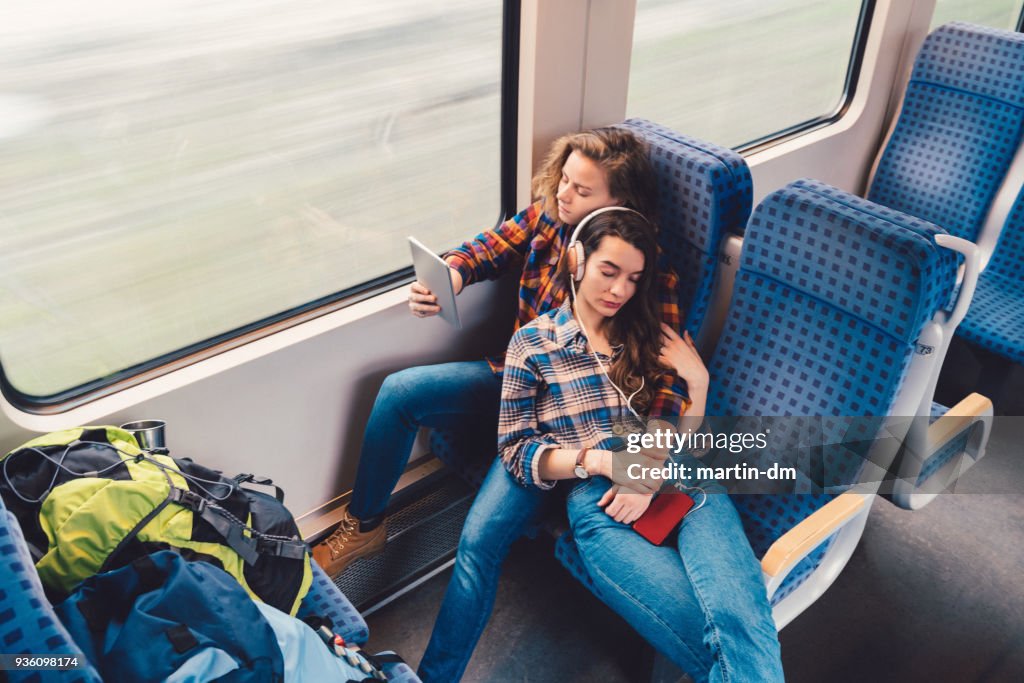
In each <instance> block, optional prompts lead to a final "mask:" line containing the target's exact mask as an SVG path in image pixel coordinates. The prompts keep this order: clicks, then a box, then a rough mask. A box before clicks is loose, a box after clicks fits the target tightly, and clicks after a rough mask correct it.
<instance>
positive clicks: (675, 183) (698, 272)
mask: <svg viewBox="0 0 1024 683" xmlns="http://www.w3.org/2000/svg"><path fill="white" fill-rule="evenodd" d="M618 125H619V127H621V128H624V129H626V130H629V131H630V132H631V133H633V134H634V135H636V136H637V137H639V138H640V139H641V140H643V141H644V142H646V143H647V145H648V148H649V149H650V159H651V163H652V165H653V166H654V172H655V176H656V178H657V183H658V205H657V212H658V222H659V226H660V233H659V243H660V246H661V250H662V254H663V257H664V259H665V263H666V264H667V265H668V266H669V267H671V268H672V269H673V270H674V271H675V272H676V273H677V274H678V275H679V277H680V282H679V303H680V306H681V307H682V308H683V310H684V312H685V314H686V320H685V321H684V327H685V328H686V329H688V330H690V332H691V333H692V334H693V336H694V338H695V339H696V341H697V344H698V347H699V348H701V349H704V348H705V347H706V346H710V345H711V338H710V336H709V335H708V334H706V333H705V332H706V329H707V328H709V327H711V326H710V325H708V326H705V322H706V320H707V318H708V313H709V310H708V307H709V302H710V301H712V299H713V295H714V287H715V271H716V264H717V261H718V254H719V248H720V246H721V244H722V240H723V238H725V237H726V236H728V235H729V234H733V233H740V232H741V231H742V229H743V226H744V225H745V224H746V221H747V218H748V217H749V216H750V207H751V203H752V201H753V181H752V180H751V176H750V169H748V168H747V164H746V162H745V161H744V160H743V157H742V156H740V155H739V154H737V153H736V152H734V151H732V150H730V149H726V148H724V147H719V146H718V145H714V144H712V143H709V142H704V141H702V140H697V139H695V138H691V137H687V136H685V135H682V134H680V133H676V132H675V131H673V130H670V129H668V128H665V127H664V126H659V125H658V124H655V123H651V122H650V121H646V120H644V119H639V118H634V119H629V120H627V121H624V122H623V123H621V124H618ZM496 441H497V436H496V435H495V434H494V432H493V430H491V431H485V430H479V429H478V430H474V429H472V428H469V429H466V430H463V431H456V430H435V431H433V432H432V433H431V437H430V450H431V452H432V453H433V454H434V455H435V456H437V457H438V458H440V459H441V461H442V462H444V463H445V464H446V465H448V466H449V467H451V468H452V469H454V470H455V472H456V473H458V474H459V476H461V477H462V478H463V479H465V480H466V481H468V482H469V483H470V484H471V485H473V486H474V487H479V486H480V484H481V483H482V482H483V478H484V476H485V475H486V474H487V470H488V469H489V468H490V466H491V462H492V459H493V456H494V455H495V454H496V452H497V451H496V446H495V444H496Z"/></svg>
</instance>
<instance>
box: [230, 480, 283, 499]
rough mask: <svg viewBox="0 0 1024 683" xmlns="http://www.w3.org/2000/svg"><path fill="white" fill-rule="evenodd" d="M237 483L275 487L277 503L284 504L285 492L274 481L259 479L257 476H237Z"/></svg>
mask: <svg viewBox="0 0 1024 683" xmlns="http://www.w3.org/2000/svg"><path fill="white" fill-rule="evenodd" d="M235 483H236V484H249V483H252V484H256V485H257V486H273V487H274V497H275V498H277V502H278V503H283V502H284V490H283V489H282V488H281V487H280V486H278V485H277V484H275V483H274V482H273V481H271V480H270V479H268V478H267V477H257V476H256V475H255V474H236V475H235Z"/></svg>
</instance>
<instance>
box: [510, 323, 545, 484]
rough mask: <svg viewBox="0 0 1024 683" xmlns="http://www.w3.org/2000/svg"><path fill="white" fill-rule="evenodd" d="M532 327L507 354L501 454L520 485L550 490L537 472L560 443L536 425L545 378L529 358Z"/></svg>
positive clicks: (517, 337)
mask: <svg viewBox="0 0 1024 683" xmlns="http://www.w3.org/2000/svg"><path fill="white" fill-rule="evenodd" d="M533 333H534V331H533V328H531V327H529V326H527V327H523V328H521V329H519V330H518V331H517V332H516V333H515V334H514V335H512V340H511V341H510V342H509V345H508V351H507V353H506V354H505V370H504V378H503V380H502V384H501V404H500V413H499V415H498V455H499V457H500V458H501V460H502V462H503V463H504V465H505V469H507V470H508V471H509V474H511V475H512V476H513V477H515V478H516V480H518V481H519V483H521V484H523V485H524V486H536V487H539V488H545V489H548V488H551V487H553V486H554V485H555V484H554V482H553V481H550V480H549V481H545V480H544V478H543V477H542V476H541V474H540V470H539V469H538V467H537V465H538V460H537V458H538V456H540V454H542V453H543V452H544V451H545V450H546V449H549V448H552V447H557V446H558V444H557V443H555V440H554V439H553V438H552V437H551V436H550V435H549V434H544V433H542V432H541V430H540V427H539V426H538V424H537V392H538V391H539V390H540V387H541V384H542V379H541V374H540V370H539V368H537V366H536V364H535V363H534V361H533V359H532V358H531V357H530V348H529V346H530V344H529V342H528V337H529V336H530V335H531V334H533Z"/></svg>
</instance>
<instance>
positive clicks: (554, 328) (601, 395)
mask: <svg viewBox="0 0 1024 683" xmlns="http://www.w3.org/2000/svg"><path fill="white" fill-rule="evenodd" d="M620 350H621V347H619V348H617V349H616V350H615V351H614V353H613V356H612V358H607V357H602V360H603V361H604V363H605V365H606V366H607V364H608V363H610V362H611V361H612V360H614V356H615V354H617V353H619V352H620ZM685 387H686V385H685V383H684V382H683V381H682V380H680V379H679V378H678V377H677V376H676V375H675V373H672V372H666V373H665V374H664V375H662V376H661V378H660V379H659V380H658V386H657V390H656V394H655V399H654V402H653V404H652V409H651V411H650V414H651V416H669V415H681V414H682V413H683V412H684V411H685V409H686V407H687V406H688V405H689V401H688V399H687V398H686V389H685ZM628 415H629V411H628V409H627V408H626V406H625V404H624V402H623V401H622V399H621V397H620V396H619V394H618V392H616V391H615V388H614V387H613V386H612V385H611V382H610V380H609V379H608V378H607V377H605V375H604V372H603V371H602V370H601V367H600V366H599V365H598V363H597V361H596V360H595V359H594V355H593V354H592V353H590V352H589V351H588V350H587V339H586V337H585V336H584V335H583V332H582V331H581V330H580V326H579V324H578V323H577V322H576V318H575V316H573V314H572V309H571V308H570V306H569V302H568V301H566V302H565V303H563V304H562V305H561V306H560V307H559V308H557V309H555V310H554V311H550V312H548V313H547V314H545V315H542V316H539V317H537V318H535V319H534V320H533V321H531V322H529V323H528V324H526V325H524V326H523V327H521V328H520V329H519V330H518V331H517V332H516V333H515V334H514V335H513V336H512V341H511V342H510V343H509V345H508V352H507V354H506V356H505V377H504V380H503V383H502V387H501V415H500V416H499V418H498V454H499V456H500V457H501V459H502V461H503V462H504V463H505V467H506V468H508V471H509V472H511V473H512V475H513V476H514V477H515V478H516V479H517V480H519V482H520V483H522V484H524V485H526V486H537V487H540V488H545V489H546V488H551V487H552V486H554V482H551V481H544V480H542V479H541V478H540V476H539V473H538V470H537V466H538V463H539V461H540V459H539V456H540V454H541V453H542V452H543V451H544V450H545V449H546V448H583V447H587V448H609V447H611V446H612V445H613V444H612V441H613V440H614V439H615V437H614V436H613V433H612V426H613V422H614V421H615V420H617V419H619V418H622V417H625V416H628Z"/></svg>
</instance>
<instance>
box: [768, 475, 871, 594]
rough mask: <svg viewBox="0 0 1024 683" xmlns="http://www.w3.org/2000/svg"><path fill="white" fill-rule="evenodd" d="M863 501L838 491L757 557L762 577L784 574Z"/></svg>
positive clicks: (853, 514)
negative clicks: (760, 556) (759, 561)
mask: <svg viewBox="0 0 1024 683" xmlns="http://www.w3.org/2000/svg"><path fill="white" fill-rule="evenodd" d="M867 500H868V499H867V496H864V495H862V494H860V493H843V494H840V495H838V496H836V497H835V498H833V499H832V500H831V501H829V502H828V503H827V504H826V505H824V506H823V507H821V508H820V509H819V510H816V511H815V512H814V514H812V515H811V516H810V517H808V518H807V519H805V520H804V521H802V522H800V523H799V524H797V525H796V526H795V527H793V528H792V529H790V530H789V531H787V532H786V533H785V534H783V535H782V536H781V537H779V538H778V539H777V540H776V541H775V543H773V544H772V546H771V547H770V548H769V549H768V552H766V553H765V554H764V558H762V560H761V570H762V572H763V573H764V575H765V577H766V578H770V579H774V578H776V577H781V576H785V575H786V574H788V573H789V572H790V570H792V569H793V567H795V566H796V565H797V564H798V563H799V562H800V561H801V560H802V559H804V558H805V557H807V555H808V553H810V552H811V551H812V550H814V549H815V548H817V547H818V546H819V545H820V544H821V542H822V541H824V540H825V539H826V538H828V537H829V536H831V535H832V534H833V533H835V532H836V530H838V529H839V528H840V527H842V526H843V525H844V524H846V523H847V522H849V521H850V520H851V519H853V518H854V517H856V516H857V513H858V512H860V511H861V510H862V509H863V508H864V506H865V505H866V504H867Z"/></svg>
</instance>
